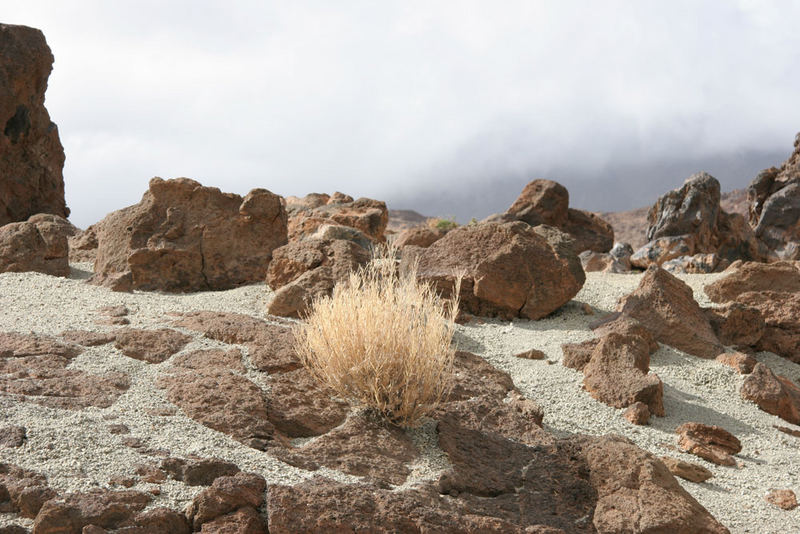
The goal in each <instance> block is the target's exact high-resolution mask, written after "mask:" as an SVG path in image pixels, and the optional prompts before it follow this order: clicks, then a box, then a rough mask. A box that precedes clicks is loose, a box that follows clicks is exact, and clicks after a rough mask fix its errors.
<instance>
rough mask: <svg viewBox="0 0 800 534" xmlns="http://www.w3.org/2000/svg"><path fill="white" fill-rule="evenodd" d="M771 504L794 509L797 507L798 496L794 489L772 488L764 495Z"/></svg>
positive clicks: (785, 508)
mask: <svg viewBox="0 0 800 534" xmlns="http://www.w3.org/2000/svg"><path fill="white" fill-rule="evenodd" d="M764 499H766V501H767V502H768V503H770V504H774V505H775V506H777V507H778V508H782V509H783V510H794V509H795V508H797V496H796V495H795V494H794V492H793V491H792V490H789V489H783V490H772V491H770V492H769V493H767V495H766V496H765V497H764Z"/></svg>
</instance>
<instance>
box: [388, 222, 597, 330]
mask: <svg viewBox="0 0 800 534" xmlns="http://www.w3.org/2000/svg"><path fill="white" fill-rule="evenodd" d="M417 250H419V251H420V252H419V255H418V258H419V270H418V272H417V276H418V277H419V279H420V280H421V281H423V282H428V283H431V284H433V285H434V286H435V287H436V288H437V290H438V291H440V292H441V293H443V294H444V295H445V296H447V295H450V294H452V292H453V290H454V287H455V280H456V278H457V276H458V275H459V274H463V279H462V283H461V293H460V307H461V309H462V310H463V311H466V312H468V313H471V314H474V315H488V316H498V317H501V318H506V319H509V318H513V317H523V318H526V319H534V320H535V319H540V318H542V317H545V316H546V315H549V314H550V313H552V312H553V311H555V310H556V309H558V308H559V307H561V306H562V305H564V304H565V303H566V302H568V301H569V300H570V299H571V298H572V297H574V296H575V294H576V293H577V292H578V291H579V290H580V288H581V286H582V285H583V282H584V281H585V275H584V272H583V269H582V268H581V265H580V260H579V259H578V257H577V255H576V254H575V252H574V250H573V248H572V242H571V240H570V239H569V237H567V235H566V234H564V233H562V232H560V231H558V230H556V229H555V228H550V227H545V226H540V227H537V228H531V227H530V226H528V225H527V224H525V223H522V222H513V223H502V224H501V223H482V224H477V225H473V226H463V227H461V228H456V229H455V230H451V231H450V232H448V233H447V235H445V236H444V237H443V238H442V239H440V240H439V241H437V242H436V243H434V244H433V245H431V246H430V247H428V248H426V249H417ZM412 262H413V258H408V257H407V255H405V254H404V255H403V261H402V263H401V269H408V268H409V266H410V263H412Z"/></svg>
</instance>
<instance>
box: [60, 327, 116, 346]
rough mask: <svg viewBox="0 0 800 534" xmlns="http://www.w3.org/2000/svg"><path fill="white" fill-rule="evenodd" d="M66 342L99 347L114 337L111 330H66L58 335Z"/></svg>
mask: <svg viewBox="0 0 800 534" xmlns="http://www.w3.org/2000/svg"><path fill="white" fill-rule="evenodd" d="M58 336H59V337H60V338H61V339H63V340H64V341H66V342H67V343H74V344H76V345H83V346H84V347H99V346H100V345H106V344H108V343H111V342H112V341H114V340H115V339H116V337H117V336H116V334H114V333H113V332H93V331H91V330H67V331H64V332H61V333H60V334H59V335H58Z"/></svg>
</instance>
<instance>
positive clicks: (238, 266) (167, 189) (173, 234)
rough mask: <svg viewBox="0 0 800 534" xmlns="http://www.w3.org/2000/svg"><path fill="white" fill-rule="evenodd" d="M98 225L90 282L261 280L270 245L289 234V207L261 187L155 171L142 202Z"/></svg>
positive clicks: (140, 284)
mask: <svg viewBox="0 0 800 534" xmlns="http://www.w3.org/2000/svg"><path fill="white" fill-rule="evenodd" d="M95 233H96V236H97V244H98V246H97V260H96V261H95V266H94V271H95V274H94V276H93V277H92V279H91V281H92V282H93V283H95V284H99V285H109V286H114V285H116V284H123V282H122V281H121V280H124V281H125V282H124V283H125V284H127V285H128V286H129V287H130V288H132V289H144V290H161V291H172V292H180V291H201V290H220V289H230V288H232V287H236V286H240V285H243V284H248V283H254V282H261V281H263V280H264V276H265V275H266V273H267V267H268V266H269V262H270V260H271V259H272V251H273V250H274V249H276V248H277V247H280V246H281V245H284V244H286V242H287V234H286V211H285V210H284V208H283V205H282V202H281V198H280V197H279V196H277V195H275V194H273V193H271V192H269V191H267V190H265V189H254V190H252V191H250V193H248V194H247V196H245V197H244V198H242V197H241V196H239V195H235V194H232V193H223V192H221V191H220V190H219V189H217V188H216V187H203V186H202V185H201V184H199V183H198V182H196V181H194V180H190V179H189V178H176V179H174V180H162V179H161V178H153V179H152V180H150V186H149V189H148V190H147V192H146V193H145V194H144V196H143V197H142V200H141V202H139V203H138V204H135V205H133V206H129V207H127V208H123V209H121V210H119V211H115V212H113V213H111V214H109V215H108V216H106V218H105V219H103V220H102V221H101V222H100V223H98V224H97V225H96V227H95Z"/></svg>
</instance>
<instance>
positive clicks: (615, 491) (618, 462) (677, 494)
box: [582, 436, 729, 534]
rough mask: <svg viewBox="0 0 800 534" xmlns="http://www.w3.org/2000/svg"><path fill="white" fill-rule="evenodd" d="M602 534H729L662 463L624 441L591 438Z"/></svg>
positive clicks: (586, 450) (589, 454)
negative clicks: (609, 533)
mask: <svg viewBox="0 0 800 534" xmlns="http://www.w3.org/2000/svg"><path fill="white" fill-rule="evenodd" d="M587 441H588V443H587V444H585V445H584V446H583V448H582V453H583V455H584V457H585V458H586V462H587V464H588V467H589V472H590V473H591V477H590V480H591V484H592V486H593V487H594V488H595V490H596V491H597V505H596V507H595V509H594V516H593V524H594V527H595V528H596V529H597V531H598V532H665V533H666V532H669V533H676V534H692V533H700V532H703V533H718V534H722V533H726V534H727V533H728V532H729V531H728V529H726V528H725V527H724V526H722V525H721V524H720V523H719V522H717V520H715V519H714V518H713V517H712V516H711V514H710V513H708V511H707V510H706V509H705V508H703V507H702V506H701V505H700V503H698V502H697V501H696V500H695V499H694V498H693V497H692V496H691V495H690V494H689V493H688V492H686V490H684V489H683V488H682V487H681V486H680V484H678V482H677V481H676V480H675V477H673V476H672V474H671V473H670V472H669V470H668V469H667V467H666V466H665V465H664V464H663V462H661V461H660V460H659V459H658V458H656V457H655V456H653V455H652V454H650V453H649V452H646V451H644V450H642V449H640V448H638V447H636V446H635V445H634V444H633V443H631V442H630V441H629V440H627V439H625V438H623V437H620V436H609V437H605V438H588V440H587Z"/></svg>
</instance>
